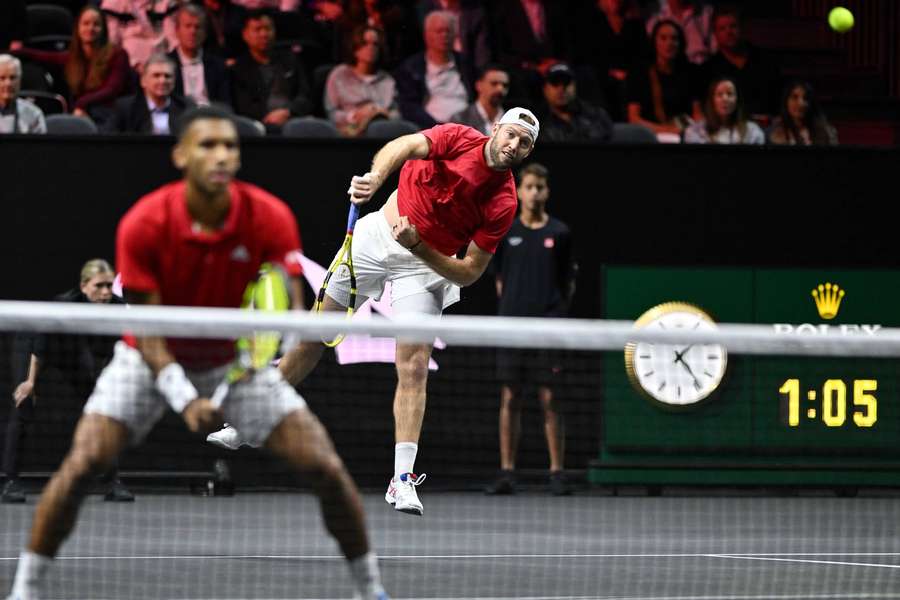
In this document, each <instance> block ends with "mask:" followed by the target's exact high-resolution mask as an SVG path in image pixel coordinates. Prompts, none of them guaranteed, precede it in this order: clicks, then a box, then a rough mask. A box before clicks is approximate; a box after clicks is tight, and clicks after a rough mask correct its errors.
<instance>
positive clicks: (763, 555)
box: [0, 552, 900, 568]
mask: <svg viewBox="0 0 900 600" xmlns="http://www.w3.org/2000/svg"><path fill="white" fill-rule="evenodd" d="M784 556H900V552H717V553H710V552H697V553H667V554H657V553H647V554H396V555H392V554H385V555H379V556H378V558H379V560H453V559H456V560H460V559H461V560H473V559H474V560H484V559H507V558H531V559H541V558H745V559H747V560H770V559H771V560H788V559H781V558H778V557H784ZM770 557H771V558H770ZM343 558H344V557H343V556H342V555H340V554H334V555H322V554H169V555H132V556H104V555H98V556H58V557H57V558H56V560H216V559H219V560H235V559H271V560H319V561H330V560H343ZM5 560H19V557H18V556H3V557H0V561H5ZM835 564H838V563H835ZM848 564H860V563H848ZM872 566H884V565H877V564H876V565H872ZM891 566H892V567H893V565H891ZM898 568H900V565H898Z"/></svg>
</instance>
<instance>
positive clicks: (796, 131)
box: [768, 81, 838, 146]
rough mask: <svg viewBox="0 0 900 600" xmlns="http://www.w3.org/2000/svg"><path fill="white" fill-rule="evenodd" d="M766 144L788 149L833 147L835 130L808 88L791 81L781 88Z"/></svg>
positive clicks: (835, 137) (811, 90) (835, 141)
mask: <svg viewBox="0 0 900 600" xmlns="http://www.w3.org/2000/svg"><path fill="white" fill-rule="evenodd" d="M768 133H769V142H770V143H772V144H783V145H789V146H794V145H797V146H833V145H835V144H837V143H838V137H837V131H836V130H835V128H834V127H832V126H831V124H830V123H829V122H828V119H827V118H825V113H824V112H823V111H822V108H821V107H820V106H819V102H818V100H817V99H816V95H815V94H814V93H813V89H812V86H811V85H810V84H809V83H807V82H805V81H794V82H791V83H789V84H788V85H787V87H785V88H784V94H783V95H782V98H781V114H780V115H779V116H777V117H775V119H774V120H773V121H772V126H771V128H769V132H768Z"/></svg>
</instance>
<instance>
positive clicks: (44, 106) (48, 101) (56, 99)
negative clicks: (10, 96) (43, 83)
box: [19, 90, 69, 115]
mask: <svg viewBox="0 0 900 600" xmlns="http://www.w3.org/2000/svg"><path fill="white" fill-rule="evenodd" d="M19 98H22V99H23V100H28V101H29V102H32V103H34V104H36V105H37V107H38V108H40V109H41V111H42V112H43V113H44V114H45V115H56V114H65V113H67V112H69V107H68V104H67V103H66V99H65V98H63V97H62V96H60V95H59V94H54V93H53V92H45V91H42V90H22V91H21V92H19Z"/></svg>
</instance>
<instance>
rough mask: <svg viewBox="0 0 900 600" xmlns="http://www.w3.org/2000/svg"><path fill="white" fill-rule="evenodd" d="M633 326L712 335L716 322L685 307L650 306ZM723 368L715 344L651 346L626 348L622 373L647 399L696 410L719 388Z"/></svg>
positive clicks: (677, 304)
mask: <svg viewBox="0 0 900 600" xmlns="http://www.w3.org/2000/svg"><path fill="white" fill-rule="evenodd" d="M635 327H638V328H642V329H651V330H652V329H659V330H661V331H662V330H668V331H677V330H679V329H683V330H701V331H702V330H711V329H715V328H716V324H715V322H714V321H713V320H712V318H711V317H710V316H709V315H708V314H706V312H704V311H703V310H702V309H700V308H699V307H697V306H694V305H692V304H687V303H685V302H666V303H664V304H660V305H658V306H655V307H653V308H651V309H650V310H648V311H647V312H645V313H644V314H643V315H641V316H640V317H639V318H638V320H637V321H635ZM727 364H728V354H727V352H726V351H725V348H724V347H723V346H721V345H718V344H690V345H689V344H651V343H647V342H638V343H632V344H628V345H627V346H626V347H625V369H626V371H627V372H628V377H629V379H630V380H631V382H632V384H633V385H634V386H635V387H636V388H637V389H638V390H639V391H640V392H641V393H642V394H643V395H645V396H646V397H647V398H649V399H650V400H651V401H653V402H654V403H657V404H661V405H662V406H664V407H665V408H669V409H684V408H690V407H692V406H696V405H697V404H698V403H700V402H702V401H703V400H706V399H707V398H709V397H710V396H711V395H712V394H713V393H714V392H715V391H716V389H717V388H718V387H719V385H720V384H721V383H722V379H723V378H724V376H725V369H726V367H727Z"/></svg>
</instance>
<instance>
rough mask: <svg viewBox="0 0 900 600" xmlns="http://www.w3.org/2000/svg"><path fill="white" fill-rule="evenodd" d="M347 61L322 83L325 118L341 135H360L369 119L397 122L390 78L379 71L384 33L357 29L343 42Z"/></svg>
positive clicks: (375, 30)
mask: <svg viewBox="0 0 900 600" xmlns="http://www.w3.org/2000/svg"><path fill="white" fill-rule="evenodd" d="M346 55H347V60H346V62H345V63H344V64H341V65H338V66H337V67H335V68H334V69H333V70H332V71H331V73H330V74H329V75H328V81H327V82H326V84H325V100H324V101H325V110H326V112H327V113H328V118H329V119H331V120H332V122H334V124H335V126H337V128H338V130H339V131H340V132H341V133H342V134H343V135H345V136H349V137H354V136H358V135H360V134H361V133H363V132H364V131H365V130H366V128H367V127H368V126H369V123H371V122H372V120H373V119H378V118H386V119H398V118H400V112H399V110H398V109H397V100H396V86H395V84H394V78H393V77H391V76H390V75H389V74H388V73H387V72H386V71H384V70H383V69H381V65H382V64H383V61H384V55H385V47H384V32H383V31H382V30H381V29H378V28H377V27H370V26H366V25H363V26H360V27H357V28H356V29H355V30H354V31H353V34H352V35H351V36H350V37H349V39H348V41H347V51H346Z"/></svg>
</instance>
